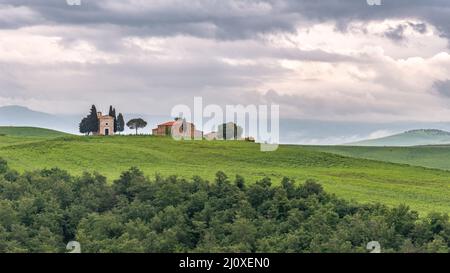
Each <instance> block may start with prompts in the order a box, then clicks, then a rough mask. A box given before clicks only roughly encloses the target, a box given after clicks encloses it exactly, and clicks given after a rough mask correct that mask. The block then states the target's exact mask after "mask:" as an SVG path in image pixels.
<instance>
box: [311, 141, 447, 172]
mask: <svg viewBox="0 0 450 273" xmlns="http://www.w3.org/2000/svg"><path fill="white" fill-rule="evenodd" d="M305 148H307V149H309V150H316V151H322V152H328V153H335V154H339V155H343V156H351V157H358V158H365V159H373V160H381V161H387V162H393V163H401V164H409V165H413V166H422V167H427V168H435V169H442V170H450V145H434V146H415V147H354V146H309V147H307V146H305Z"/></svg>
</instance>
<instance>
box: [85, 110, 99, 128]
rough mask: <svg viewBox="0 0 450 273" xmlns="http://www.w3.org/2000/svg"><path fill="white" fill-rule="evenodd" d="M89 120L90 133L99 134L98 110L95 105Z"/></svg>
mask: <svg viewBox="0 0 450 273" xmlns="http://www.w3.org/2000/svg"><path fill="white" fill-rule="evenodd" d="M87 119H88V120H87V124H88V125H87V126H88V132H91V133H97V132H98V129H99V128H98V116H97V108H96V107H95V105H92V107H91V112H90V113H89V116H88V117H87Z"/></svg>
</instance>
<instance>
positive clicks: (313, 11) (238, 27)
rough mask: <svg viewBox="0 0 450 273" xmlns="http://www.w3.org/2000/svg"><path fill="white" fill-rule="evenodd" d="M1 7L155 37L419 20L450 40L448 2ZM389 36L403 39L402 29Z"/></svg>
mask: <svg viewBox="0 0 450 273" xmlns="http://www.w3.org/2000/svg"><path fill="white" fill-rule="evenodd" d="M0 4H3V5H9V6H13V7H28V8H30V9H31V10H32V11H33V12H36V13H37V14H38V15H36V16H35V17H38V16H39V17H42V18H40V20H46V21H47V22H48V23H60V24H88V25H89V24H92V25H96V24H109V25H116V26H120V27H122V28H123V27H127V28H128V30H127V31H132V32H140V33H141V34H143V35H144V34H147V35H152V36H155V35H160V36H171V35H176V34H189V35H193V36H198V37H213V38H220V39H241V38H249V37H253V36H255V35H257V34H258V33H266V32H274V31H279V30H282V31H293V30H295V27H296V26H297V25H298V23H299V22H304V19H305V18H307V19H308V20H309V21H330V20H331V21H335V22H336V23H337V26H338V27H339V28H340V29H342V30H345V27H346V25H347V24H348V23H349V22H351V21H353V20H361V21H370V20H380V19H397V18H402V19H403V18H417V19H421V20H425V21H427V22H429V23H431V24H433V25H435V26H436V27H437V28H438V29H439V30H440V31H441V32H442V35H444V36H446V37H447V38H448V37H450V3H449V1H448V0H428V1H424V0H382V5H381V6H369V5H368V4H367V2H366V0H326V1H325V0H324V1H318V0H246V1H244V0H241V1H222V0H192V1H174V0H167V1H136V0H82V5H81V6H68V5H67V4H66V1H65V0H47V1H44V0H28V1H27V0H14V1H13V0H0ZM30 16H32V15H31V14H30ZM35 19H36V18H35ZM0 22H2V21H0ZM32 22H33V21H32V20H31V18H30V20H21V21H20V20H19V22H15V23H14V24H11V23H10V24H7V23H5V22H3V23H1V24H0V26H2V27H13V26H18V25H27V24H32ZM413 27H414V28H415V29H416V31H419V32H421V31H425V30H426V26H425V25H415V26H413ZM388 35H390V37H391V38H394V39H399V38H401V27H400V28H399V29H394V30H393V31H392V32H391V33H390V34H388Z"/></svg>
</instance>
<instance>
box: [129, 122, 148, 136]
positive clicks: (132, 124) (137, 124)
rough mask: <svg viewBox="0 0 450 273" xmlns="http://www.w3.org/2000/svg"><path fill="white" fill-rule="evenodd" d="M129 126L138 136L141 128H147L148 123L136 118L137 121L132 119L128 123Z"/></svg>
mask: <svg viewBox="0 0 450 273" xmlns="http://www.w3.org/2000/svg"><path fill="white" fill-rule="evenodd" d="M127 126H128V128H130V129H132V130H133V129H135V130H136V135H137V134H138V129H140V128H145V126H147V122H146V121H145V120H143V119H141V118H136V119H132V120H130V121H128V122H127Z"/></svg>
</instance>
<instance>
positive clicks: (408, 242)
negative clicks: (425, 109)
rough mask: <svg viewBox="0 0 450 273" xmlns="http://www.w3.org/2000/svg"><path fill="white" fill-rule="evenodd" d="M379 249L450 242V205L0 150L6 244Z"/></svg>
mask: <svg viewBox="0 0 450 273" xmlns="http://www.w3.org/2000/svg"><path fill="white" fill-rule="evenodd" d="M72 240H76V241H78V242H80V244H81V249H82V252H164V253H167V252H277V253H278V252H298V253H302V252H367V251H368V250H367V249H366V244H367V243H368V242H369V241H374V240H375V241H378V242H380V244H381V247H382V251H383V252H444V253H448V252H449V250H450V248H449V247H450V222H449V217H448V215H447V214H442V213H430V214H429V215H427V216H423V217H419V215H418V214H417V212H415V211H412V210H410V209H409V208H408V207H407V206H404V205H401V206H398V207H394V208H390V207H387V206H385V205H381V204H358V203H354V202H350V201H346V200H342V199H340V198H337V197H336V196H334V195H331V194H328V193H326V192H325V191H324V190H323V188H322V187H321V185H320V184H318V183H317V182H315V181H312V180H308V181H306V182H305V183H295V182H294V181H292V180H291V179H289V178H283V179H282V180H281V181H280V182H279V183H277V184H272V181H271V180H270V179H268V178H264V179H261V180H258V181H256V182H253V183H246V181H245V180H244V178H243V177H241V176H236V177H235V178H233V179H230V178H229V177H227V176H226V175H225V173H223V172H218V173H217V175H216V178H215V180H214V181H212V182H209V181H207V180H204V179H202V178H200V177H193V178H192V179H189V180H188V179H184V178H179V177H176V176H170V177H161V176H158V175H157V176H156V177H154V178H153V179H150V178H148V177H147V176H145V175H144V174H143V173H142V172H141V171H140V170H139V169H137V168H131V169H130V170H128V171H125V172H123V173H122V175H121V176H120V178H119V179H117V180H115V181H114V182H112V183H108V181H107V179H106V178H105V177H104V176H102V175H100V174H98V173H84V174H83V175H81V176H72V175H70V174H69V173H68V172H66V171H64V170H60V169H49V170H40V171H33V172H26V173H24V174H19V173H18V172H16V171H14V170H10V169H9V168H8V166H7V162H6V161H4V160H0V252H65V251H66V250H65V246H66V244H67V242H69V241H72Z"/></svg>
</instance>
